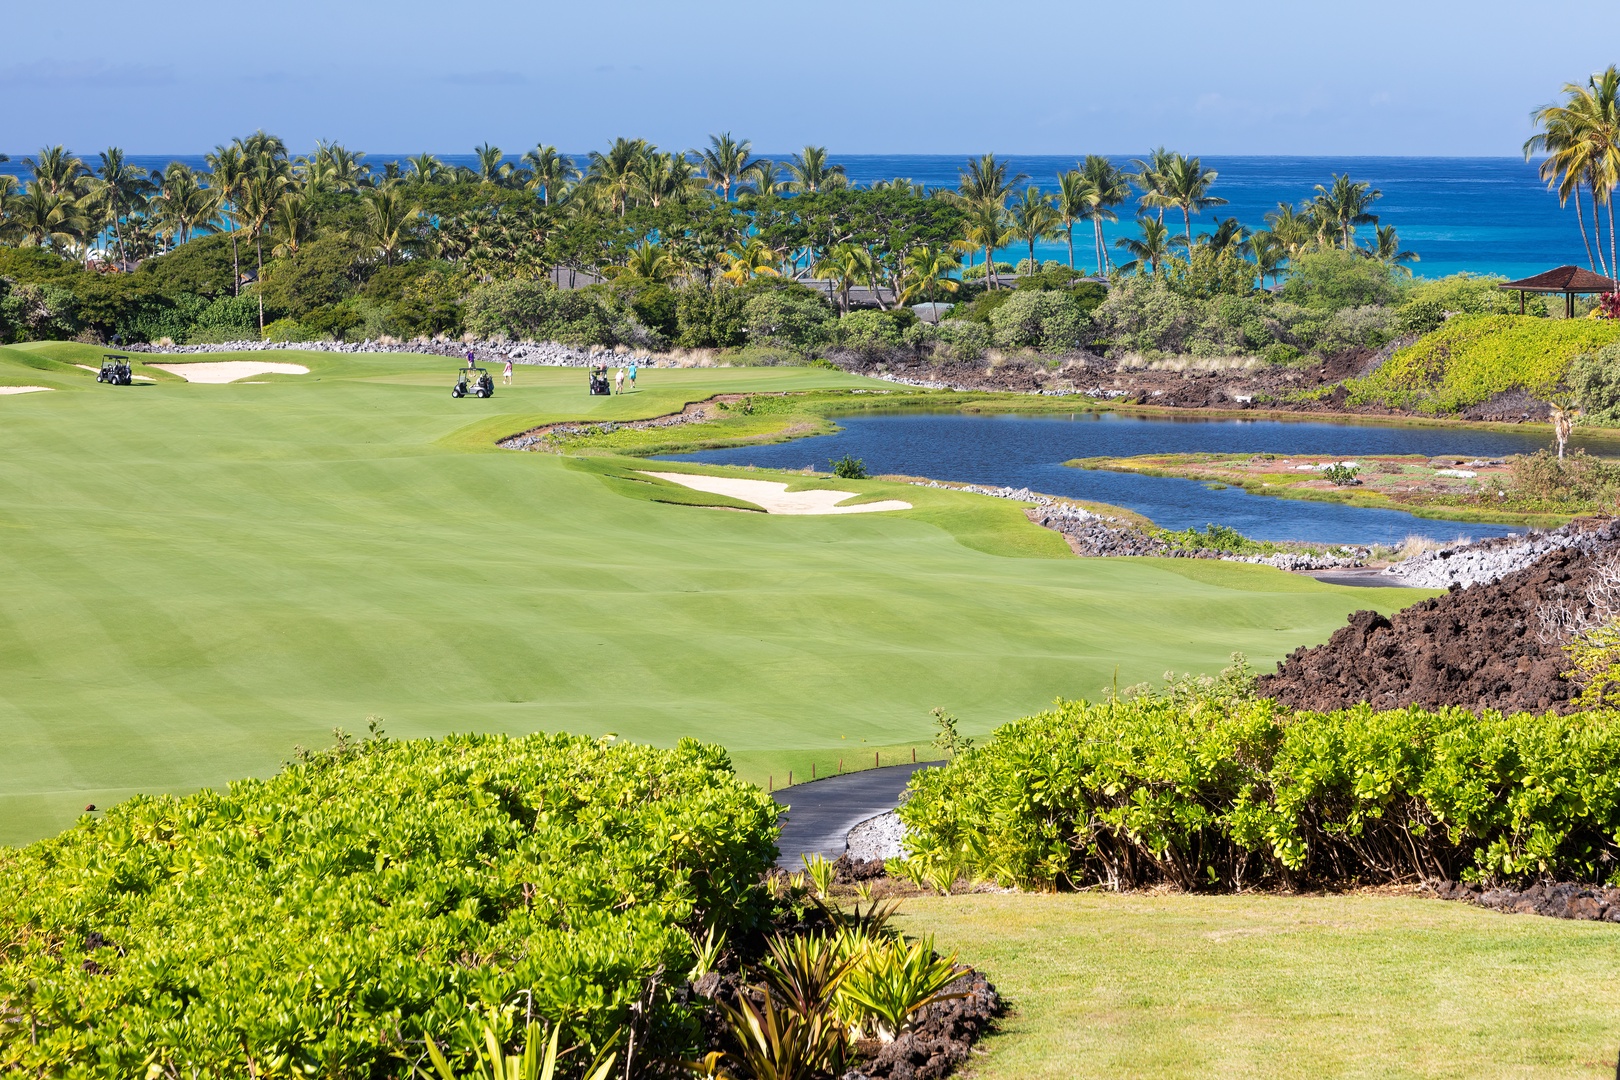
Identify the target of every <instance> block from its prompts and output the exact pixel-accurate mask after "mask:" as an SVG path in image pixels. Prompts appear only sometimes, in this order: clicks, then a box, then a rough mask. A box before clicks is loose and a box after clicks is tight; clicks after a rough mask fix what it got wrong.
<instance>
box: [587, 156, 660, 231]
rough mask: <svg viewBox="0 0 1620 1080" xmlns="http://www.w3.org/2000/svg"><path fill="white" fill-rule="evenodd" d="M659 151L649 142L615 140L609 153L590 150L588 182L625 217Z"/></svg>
mask: <svg viewBox="0 0 1620 1080" xmlns="http://www.w3.org/2000/svg"><path fill="white" fill-rule="evenodd" d="M656 149H657V147H655V146H653V145H652V144H651V143H649V142H648V141H647V140H646V139H624V138H620V139H614V140H613V145H612V146H609V147H608V148H607V152H606V153H602V152H599V151H595V150H593V151H591V156H590V160H589V163H588V164H587V165H586V167H585V183H586V184H587V185H589V186H590V188H591V189H592V190H593V191H594V192H596V193H597V194H599V195H601V196H602V198H603V199H604V200H605V202H606V204H607V206H608V208H609V209H610V210H611V211H612V212H614V213H616V214H618V215H619V216H620V217H623V216H624V214H625V211H626V210H627V209H629V206H630V199H631V197H632V196H633V195H634V194H635V192H636V189H637V188H638V187H639V186H640V185H641V181H642V176H643V174H644V173H645V171H646V166H647V159H648V158H650V157H651V156H652V154H653V152H654V151H655V150H656Z"/></svg>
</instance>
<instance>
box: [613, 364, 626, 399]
mask: <svg viewBox="0 0 1620 1080" xmlns="http://www.w3.org/2000/svg"><path fill="white" fill-rule="evenodd" d="M613 392H614V393H615V394H622V393H624V368H620V369H619V373H618V374H617V375H615V376H613Z"/></svg>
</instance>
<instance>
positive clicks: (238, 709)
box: [0, 344, 1427, 842]
mask: <svg viewBox="0 0 1620 1080" xmlns="http://www.w3.org/2000/svg"><path fill="white" fill-rule="evenodd" d="M100 352H101V350H99V349H95V348H92V347H89V346H78V345H71V344H50V345H31V346H13V347H6V348H0V385H23V384H32V385H40V386H49V387H53V388H54V392H52V393H35V394H24V395H14V396H0V461H4V463H5V466H4V468H3V469H0V582H3V583H4V584H3V592H0V740H3V745H4V746H5V750H6V752H5V754H4V756H3V758H0V842H21V841H26V840H29V839H32V838H35V837H38V836H41V835H45V834H47V833H49V832H51V831H54V830H56V829H58V828H60V827H62V826H64V825H66V824H67V823H69V822H71V821H72V820H73V819H74V817H75V816H76V815H77V813H78V812H79V810H80V808H82V807H83V806H84V804H86V803H90V802H93V803H96V804H98V805H105V804H107V803H111V802H113V801H116V800H117V799H120V798H122V797H125V796H127V795H129V794H131V793H133V792H136V791H184V790H190V789H194V788H196V787H199V786H202V785H218V784H222V783H224V782H225V781H227V780H229V779H230V778H232V777H237V776H242V775H249V774H254V775H262V774H265V773H268V772H271V771H273V770H274V769H276V768H277V767H278V765H279V764H280V763H281V762H282V761H284V760H286V759H287V758H288V757H289V756H290V755H291V752H292V750H293V747H294V746H295V745H296V744H303V745H306V746H309V745H325V744H327V743H328V742H329V741H330V738H331V736H330V732H331V729H332V728H333V727H334V726H342V727H344V728H346V729H348V730H350V731H361V730H363V729H364V728H365V725H366V718H367V717H368V716H369V715H378V716H381V717H383V718H384V724H385V727H386V729H387V730H388V732H389V733H390V734H393V735H397V736H418V735H431V734H437V733H442V732H446V731H452V730H457V731H465V730H483V731H506V732H526V731H531V730H535V729H568V730H573V731H580V732H591V733H596V732H604V733H605V732H616V733H617V734H618V735H620V736H622V737H626V738H633V739H638V740H646V741H650V742H654V743H660V744H669V743H673V742H674V741H675V740H677V739H679V738H681V737H683V736H688V735H690V736H697V737H700V738H704V739H710V740H716V741H719V742H721V743H724V744H725V745H727V746H728V747H730V748H732V749H733V750H734V751H735V752H736V753H737V761H738V763H739V766H740V767H741V768H742V770H743V773H744V775H745V776H749V777H751V778H754V779H757V780H758V781H759V782H761V783H763V782H765V780H766V777H767V776H768V775H769V776H774V777H776V778H777V782H778V783H780V778H781V777H782V775H783V774H784V773H785V772H786V770H787V769H788V768H790V767H791V768H793V769H795V771H796V775H797V776H798V777H802V776H805V775H807V774H808V771H809V766H810V765H812V764H815V765H816V766H817V768H818V769H819V770H823V771H831V770H832V769H834V768H835V767H836V764H837V762H838V761H839V760H840V759H844V760H845V761H846V764H847V767H854V766H855V765H856V764H867V763H869V762H870V758H871V754H872V752H873V749H874V748H878V747H883V748H889V751H890V753H891V754H898V755H905V754H906V753H907V748H908V747H910V746H912V745H924V746H925V745H926V742H927V740H928V739H929V738H930V736H931V734H932V731H933V726H932V720H931V718H930V716H929V710H930V709H931V708H933V707H935V706H943V707H945V708H947V709H949V710H951V711H952V712H954V713H956V714H957V715H959V716H960V717H962V718H963V722H964V723H963V727H964V730H965V731H968V732H982V731H984V730H987V729H989V728H990V727H992V726H993V725H995V724H997V723H1000V722H1002V721H1005V720H1008V719H1011V718H1013V717H1016V716H1019V715H1022V714H1025V713H1028V712H1031V711H1035V710H1038V709H1040V708H1042V707H1044V706H1045V705H1046V704H1047V703H1048V702H1050V701H1051V700H1052V699H1053V698H1054V697H1056V696H1058V695H1060V694H1063V695H1070V696H1074V695H1094V694H1096V693H1097V691H1098V690H1099V689H1100V688H1101V687H1103V686H1104V685H1106V684H1107V683H1109V682H1110V681H1111V680H1113V679H1114V678H1115V675H1116V671H1117V676H1118V678H1119V680H1120V685H1126V684H1129V683H1132V682H1137V681H1141V680H1155V679H1157V678H1158V677H1159V676H1160V675H1161V674H1162V673H1163V672H1164V671H1165V670H1166V669H1167V668H1171V667H1174V668H1176V669H1178V670H1209V669H1213V668H1215V667H1218V666H1220V665H1221V664H1223V663H1224V662H1225V660H1226V658H1227V656H1228V654H1230V653H1231V652H1232V651H1233V650H1243V651H1245V652H1247V653H1248V654H1249V655H1250V656H1251V657H1252V658H1253V659H1255V660H1256V662H1257V663H1258V664H1264V663H1266V662H1268V661H1270V660H1273V659H1276V658H1278V657H1280V656H1281V655H1282V654H1284V653H1285V652H1287V651H1289V650H1291V649H1293V648H1294V647H1296V646H1298V645H1301V644H1306V643H1313V642H1317V641H1321V640H1324V639H1325V638H1326V637H1327V636H1328V634H1329V633H1331V632H1332V630H1333V629H1335V628H1336V627H1338V626H1339V625H1341V624H1342V623H1343V621H1344V618H1345V615H1346V614H1347V613H1349V612H1350V611H1352V610H1354V609H1356V608H1360V607H1368V606H1374V607H1378V608H1380V609H1382V610H1385V611H1389V610H1393V609H1394V608H1396V607H1398V606H1400V605H1402V604H1404V603H1409V602H1411V601H1412V600H1414V599H1417V598H1419V597H1421V596H1423V595H1427V594H1421V593H1414V592H1411V591H1386V590H1366V589H1339V588H1334V587H1329V586H1323V585H1319V584H1317V583H1315V582H1312V581H1309V580H1306V579H1303V578H1300V577H1296V576H1291V575H1287V574H1283V573H1281V572H1277V571H1271V570H1267V569H1264V568H1256V567H1251V566H1240V565H1229V564H1217V563H1200V564H1198V565H1197V566H1192V565H1191V564H1190V563H1189V562H1188V560H1165V561H1156V560H1079V559H1074V558H1072V557H1070V556H1069V555H1068V553H1067V550H1066V549H1065V548H1064V546H1063V544H1062V541H1061V540H1060V539H1059V538H1058V537H1057V536H1056V535H1055V534H1053V533H1050V532H1046V531H1044V530H1040V529H1037V528H1035V527H1034V526H1032V525H1030V524H1029V523H1028V522H1027V521H1025V520H1024V518H1023V516H1022V513H1021V511H1020V509H1019V507H1018V505H1016V504H1013V503H1010V502H1007V501H1005V500H992V499H987V498H983V497H980V496H974V495H969V494H966V493H962V492H952V491H940V490H935V489H919V488H913V487H906V486H903V485H898V484H892V483H885V482H881V481H840V482H839V483H838V484H837V485H836V486H839V487H846V488H851V489H856V490H859V491H860V492H861V494H862V495H870V496H872V497H874V498H882V497H891V496H893V495H894V494H896V493H898V494H899V495H900V496H901V497H904V498H907V499H908V500H909V501H912V502H914V503H915V504H916V509H914V510H911V511H904V512H898V513H883V514H864V515H852V516H837V517H796V518H795V517H775V516H773V517H766V516H764V515H760V514H752V513H725V512H718V511H715V510H712V509H707V508H703V507H695V506H682V505H670V504H669V503H667V502H660V501H656V500H658V499H660V498H666V497H673V496H672V495H671V493H672V492H676V491H680V492H686V489H684V488H672V487H660V486H659V485H653V484H646V483H641V482H638V481H636V480H635V479H634V478H633V477H630V476H628V475H627V474H628V472H629V470H630V469H631V468H633V467H634V465H635V463H634V462H632V461H629V460H628V459H609V458H593V459H585V460H576V459H568V458H562V457H558V456H555V455H548V454H541V453H519V452H514V451H505V450H501V449H499V448H496V447H495V446H494V445H493V440H494V439H496V438H498V437H500V436H503V435H507V434H511V433H514V432H517V431H521V430H524V429H526V428H528V427H531V426H534V425H536V424H540V423H545V422H549V421H555V420H561V419H568V418H574V417H584V418H591V419H629V418H636V417H646V416H652V415H658V414H662V413H665V412H670V411H674V410H677V409H679V408H680V407H681V406H682V405H683V404H684V403H685V402H688V401H692V400H698V399H702V398H705V397H707V396H709V395H712V394H715V393H720V392H734V391H739V390H757V391H787V390H806V389H815V388H838V387H856V386H874V387H878V388H884V389H887V388H888V387H887V385H886V384H876V383H869V382H867V381H865V380H861V379H857V378H854V377H851V376H848V375H844V374H842V373H839V372H832V371H826V370H820V369H811V368H788V369H710V370H679V371H670V370H660V369H648V370H644V372H643V374H642V378H641V383H642V387H641V389H640V390H639V391H638V392H637V393H635V394H633V395H625V396H623V397H613V398H591V397H589V396H587V394H586V393H585V388H584V373H583V372H581V371H578V370H557V369H536V368H521V367H520V368H519V369H518V373H517V378H518V383H519V385H518V386H517V387H516V388H514V389H510V390H509V389H506V388H504V387H502V388H498V389H497V393H496V396H495V397H494V398H493V399H492V400H490V401H478V400H474V399H466V400H461V401H455V400H452V399H451V397H450V393H449V388H450V385H451V383H452V382H453V381H454V376H453V370H454V367H455V364H454V362H453V361H448V360H433V359H429V358H423V357H409V356H386V355H384V356H377V355H360V356H344V355H332V354H298V353H287V352H277V353H274V354H269V355H268V356H267V355H266V354H248V355H247V356H244V357H242V358H243V359H271V360H275V361H292V362H298V363H303V364H306V365H307V366H308V367H309V368H310V369H311V372H310V374H307V375H267V376H262V377H258V378H256V379H254V380H253V381H252V383H237V384H231V385H224V386H214V385H199V384H188V383H185V382H183V381H180V380H179V379H176V378H174V377H172V376H168V375H165V374H163V373H161V372H156V371H147V370H146V369H144V368H140V367H138V368H137V373H148V374H151V375H153V377H154V378H156V379H157V381H156V382H155V383H152V384H150V385H139V384H138V385H136V386H132V387H108V386H100V385H97V384H96V383H95V381H94V375H93V373H92V372H88V371H84V370H81V369H80V368H78V367H76V366H74V365H75V364H76V363H84V364H90V365H92V366H93V365H95V364H98V363H99V360H100ZM171 359H172V358H171ZM202 359H207V360H219V359H229V357H220V356H208V357H204V358H202ZM661 467H662V466H661ZM705 471H712V470H705ZM796 482H797V481H796ZM805 482H815V481H805ZM687 494H690V493H689V492H688V493H687ZM675 501H681V500H680V499H676V500H675ZM687 501H690V500H687ZM888 760H892V758H890V759H888Z"/></svg>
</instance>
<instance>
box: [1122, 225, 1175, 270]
mask: <svg viewBox="0 0 1620 1080" xmlns="http://www.w3.org/2000/svg"><path fill="white" fill-rule="evenodd" d="M1136 226H1137V228H1139V229H1141V230H1142V239H1140V240H1138V239H1136V238H1135V237H1130V236H1122V237H1120V238H1119V239H1118V240H1115V241H1114V246H1115V247H1117V248H1119V249H1120V250H1121V251H1125V252H1127V253H1129V254H1130V256H1131V261H1130V262H1128V263H1125V264H1124V265H1123V266H1121V267H1120V270H1122V271H1123V272H1125V273H1127V274H1128V273H1131V272H1132V271H1134V270H1140V269H1141V267H1142V264H1143V263H1146V264H1147V265H1148V268H1149V270H1150V271H1151V272H1153V273H1155V274H1157V273H1158V272H1159V264H1160V263H1162V262H1164V261H1165V260H1166V259H1168V258H1170V254H1171V252H1170V248H1171V244H1172V241H1171V239H1170V226H1168V225H1166V224H1165V223H1164V222H1162V221H1158V220H1156V219H1154V218H1151V217H1148V216H1146V215H1143V216H1141V217H1139V218H1137V219H1136Z"/></svg>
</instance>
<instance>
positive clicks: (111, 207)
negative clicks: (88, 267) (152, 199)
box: [92, 146, 152, 263]
mask: <svg viewBox="0 0 1620 1080" xmlns="http://www.w3.org/2000/svg"><path fill="white" fill-rule="evenodd" d="M151 188H152V184H151V181H150V180H148V179H147V174H146V170H145V169H142V168H140V167H139V166H136V165H131V164H129V163H128V162H127V161H126V160H124V152H123V151H122V150H120V149H119V148H118V147H116V146H109V147H108V148H107V149H105V150H103V151H102V152H101V168H100V169H98V170H97V171H96V180H95V182H94V184H93V189H92V194H93V195H94V198H95V202H96V203H97V204H98V206H100V208H101V209H102V210H103V211H105V213H106V217H105V218H104V219H103V220H104V221H106V222H107V223H108V224H111V225H112V230H113V236H114V238H115V239H116V240H117V241H118V261H119V262H120V263H124V262H127V261H128V255H127V253H126V251H125V248H124V226H123V223H124V219H125V218H126V217H127V216H129V215H130V214H131V213H134V212H135V211H136V210H137V209H139V208H140V206H141V205H142V203H143V202H144V201H145V197H146V195H147V193H148V192H149V191H151Z"/></svg>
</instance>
